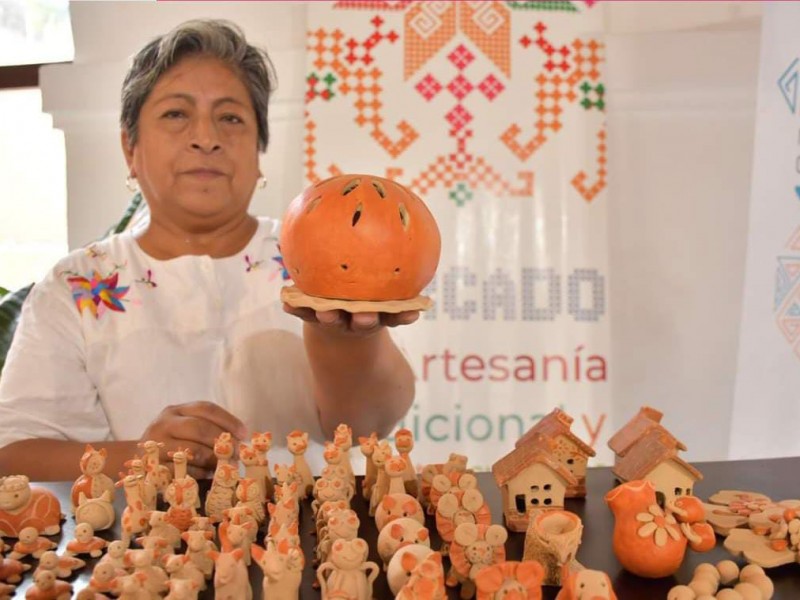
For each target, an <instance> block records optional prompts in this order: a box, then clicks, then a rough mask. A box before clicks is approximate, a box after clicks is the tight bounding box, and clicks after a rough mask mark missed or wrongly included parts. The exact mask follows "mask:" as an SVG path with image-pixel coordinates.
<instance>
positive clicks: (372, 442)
mask: <svg viewBox="0 0 800 600" xmlns="http://www.w3.org/2000/svg"><path fill="white" fill-rule="evenodd" d="M358 445H359V447H360V448H361V454H363V455H364V458H365V459H366V466H365V471H364V473H365V474H364V479H363V480H362V481H361V496H362V497H363V498H364V500H369V497H370V495H371V494H372V486H373V485H375V480H376V479H377V477H378V471H377V470H376V468H375V463H374V462H372V453H373V452H374V451H375V448H376V447H377V445H378V434H377V433H375V432H374V431H373V432H372V433H371V434H370V435H369V437H365V436H358Z"/></svg>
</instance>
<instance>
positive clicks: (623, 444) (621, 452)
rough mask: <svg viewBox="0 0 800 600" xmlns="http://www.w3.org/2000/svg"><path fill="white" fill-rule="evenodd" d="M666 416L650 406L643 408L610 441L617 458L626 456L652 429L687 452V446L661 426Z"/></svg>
mask: <svg viewBox="0 0 800 600" xmlns="http://www.w3.org/2000/svg"><path fill="white" fill-rule="evenodd" d="M663 416H664V414H663V413H662V412H660V411H658V410H656V409H655V408H651V407H649V406H643V407H642V408H640V409H639V412H638V413H636V415H635V416H634V417H633V418H632V419H631V420H630V421H628V422H627V423H626V424H625V425H624V426H623V427H622V429H620V430H619V431H617V433H615V434H614V435H613V436H611V439H610V440H608V447H609V448H611V450H613V451H614V454H616V455H617V456H620V457H622V456H625V454H626V453H627V452H628V450H630V448H631V447H632V446H633V445H634V444H635V443H636V442H637V441H638V440H639V438H641V437H642V436H643V435H644V434H646V433H647V432H648V431H650V430H651V429H654V428H656V429H660V430H661V431H662V432H664V433H665V434H666V435H668V436H669V437H670V438H672V440H673V441H674V444H675V446H676V447H677V448H678V449H679V450H686V446H684V445H683V443H681V442H680V441H679V440H678V439H676V438H675V437H673V436H672V434H671V433H670V432H669V431H667V430H666V429H665V428H664V426H663V425H661V417H663Z"/></svg>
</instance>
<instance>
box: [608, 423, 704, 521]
mask: <svg viewBox="0 0 800 600" xmlns="http://www.w3.org/2000/svg"><path fill="white" fill-rule="evenodd" d="M681 449H682V445H681V444H680V442H678V441H677V440H676V439H675V438H674V437H672V435H670V434H669V433H668V432H667V431H666V429H664V428H663V427H653V428H651V429H649V430H648V431H647V432H646V433H644V434H643V435H642V436H640V437H639V439H638V440H637V441H636V442H635V443H634V444H633V446H631V447H630V448H629V449H628V450H627V451H626V453H625V455H624V456H622V457H621V458H619V460H618V461H617V463H616V464H615V465H614V467H613V469H612V471H613V473H614V474H615V475H616V476H617V477H618V478H619V479H620V481H623V482H624V481H632V480H635V479H647V480H649V481H651V482H652V483H653V485H654V486H655V488H656V497H657V498H658V502H659V504H661V505H662V506H663V504H664V502H665V501H669V500H674V499H675V498H679V497H680V496H689V495H691V494H692V491H693V489H694V484H695V483H696V482H697V481H699V480H700V479H702V478H703V475H702V473H700V471H698V470H697V469H695V468H694V467H693V466H692V465H690V464H689V463H687V462H686V461H685V460H683V459H682V458H680V457H679V456H678V451H679V450H681Z"/></svg>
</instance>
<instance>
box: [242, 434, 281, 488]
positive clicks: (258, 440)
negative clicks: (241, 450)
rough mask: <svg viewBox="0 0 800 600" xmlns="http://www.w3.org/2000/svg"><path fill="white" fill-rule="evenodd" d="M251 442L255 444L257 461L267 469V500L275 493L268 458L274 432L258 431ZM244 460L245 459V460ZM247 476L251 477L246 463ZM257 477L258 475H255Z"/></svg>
mask: <svg viewBox="0 0 800 600" xmlns="http://www.w3.org/2000/svg"><path fill="white" fill-rule="evenodd" d="M250 442H251V443H252V444H253V450H255V451H256V457H257V463H256V464H258V465H259V466H263V467H265V469H266V477H265V479H264V484H265V488H264V498H265V501H266V500H268V499H270V498H272V495H273V493H274V491H273V484H272V475H271V474H270V472H269V459H268V458H267V452H269V450H270V448H272V433H271V432H269V431H265V432H263V433H259V432H258V431H256V432H255V433H254V434H253V436H252V437H251V438H250ZM243 462H244V461H243ZM245 476H246V477H250V475H247V466H246V465H245ZM254 478H256V479H257V477H255V476H254Z"/></svg>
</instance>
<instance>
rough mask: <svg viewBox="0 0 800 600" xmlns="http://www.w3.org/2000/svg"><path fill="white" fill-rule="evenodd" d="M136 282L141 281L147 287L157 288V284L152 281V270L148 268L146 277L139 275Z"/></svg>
mask: <svg viewBox="0 0 800 600" xmlns="http://www.w3.org/2000/svg"><path fill="white" fill-rule="evenodd" d="M136 283H143V284H145V285H146V286H147V287H151V288H157V287H158V284H157V283H156V282H155V281H153V272H152V271H151V270H150V269H147V277H141V278H139V279H137V280H136Z"/></svg>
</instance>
